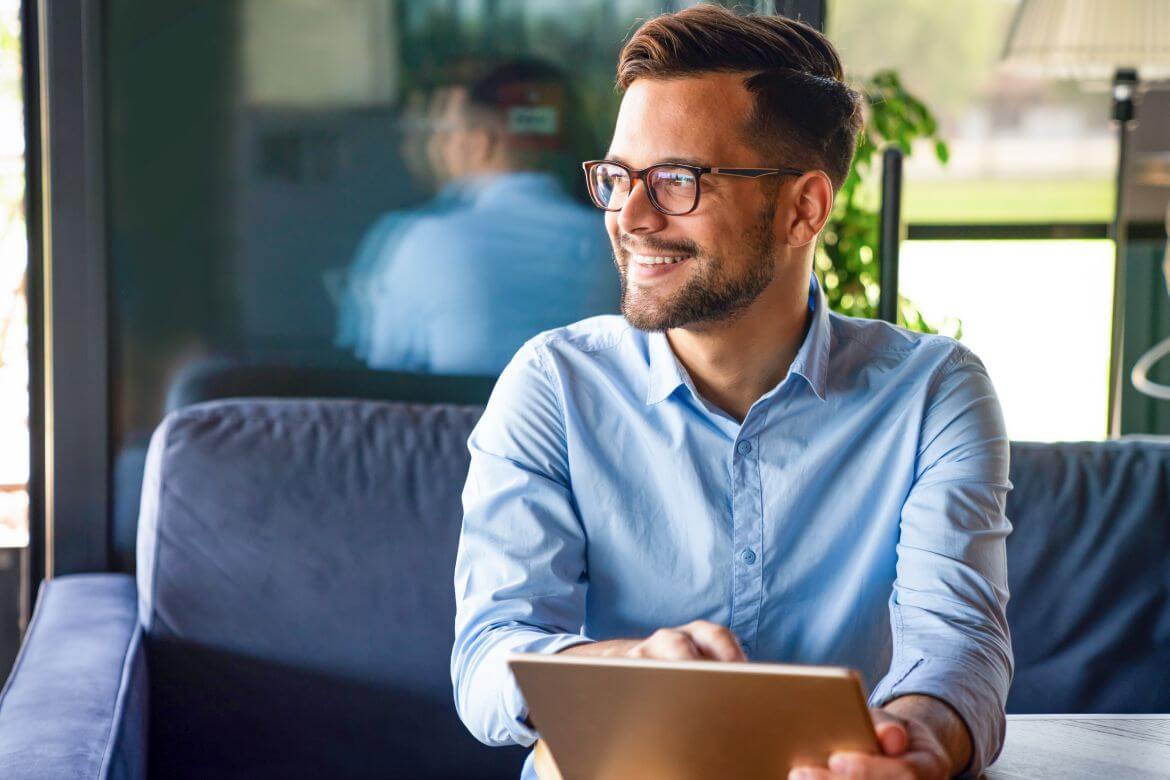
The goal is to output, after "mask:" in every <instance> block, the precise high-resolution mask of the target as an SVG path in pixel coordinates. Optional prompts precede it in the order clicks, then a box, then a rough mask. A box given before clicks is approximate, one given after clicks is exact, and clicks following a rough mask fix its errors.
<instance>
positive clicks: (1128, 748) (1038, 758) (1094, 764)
mask: <svg viewBox="0 0 1170 780" xmlns="http://www.w3.org/2000/svg"><path fill="white" fill-rule="evenodd" d="M985 777H986V778H987V779H988V780H1009V778H1010V780H1025V779H1026V780H1037V778H1046V777H1054V778H1055V777H1059V778H1062V779H1063V780H1081V778H1085V780H1088V778H1093V779H1094V780H1097V779H1098V778H1104V779H1105V780H1146V779H1147V778H1151V779H1152V778H1158V780H1167V778H1170V715H1009V716H1008V724H1007V739H1006V741H1005V742H1004V746H1003V753H1002V754H1000V757H999V760H998V761H996V762H995V764H994V765H992V766H991V768H989V769H988V770H987V772H986V774H985Z"/></svg>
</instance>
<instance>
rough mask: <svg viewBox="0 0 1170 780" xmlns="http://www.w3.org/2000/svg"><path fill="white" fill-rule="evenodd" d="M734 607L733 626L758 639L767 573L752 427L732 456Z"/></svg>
mask: <svg viewBox="0 0 1170 780" xmlns="http://www.w3.org/2000/svg"><path fill="white" fill-rule="evenodd" d="M731 487H732V500H731V510H732V548H731V554H732V564H731V566H732V572H733V576H732V609H731V630H732V631H733V632H734V633H735V634H736V636H738V637H739V640H740V641H741V642H742V643H744V644H747V645H749V646H754V644H755V641H756V631H757V622H758V617H759V610H760V599H761V598H762V593H763V575H762V569H763V567H762V566H760V565H759V564H760V554H759V550H760V549H761V541H762V540H761V538H760V533H761V530H760V529H761V528H762V525H763V524H762V522H761V520H762V518H761V515H760V513H761V511H762V510H761V507H762V506H763V501H762V496H761V494H760V469H759V452H758V451H757V447H756V446H755V444H753V442H752V440H751V436H750V431H749V430H748V429H747V427H746V426H745V427H744V428H743V429H741V438H740V440H739V441H738V442H736V444H735V447H734V450H733V454H732V458H731Z"/></svg>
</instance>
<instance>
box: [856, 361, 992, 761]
mask: <svg viewBox="0 0 1170 780" xmlns="http://www.w3.org/2000/svg"><path fill="white" fill-rule="evenodd" d="M1008 453H1009V447H1008V438H1007V434H1006V432H1005V429H1004V424H1003V415H1002V413H1001V411H1000V406H999V401H998V399H997V398H996V395H995V390H994V388H993V387H992V385H991V380H990V379H989V378H988V376H987V373H986V371H985V370H984V368H983V365H982V363H980V361H979V359H978V358H976V357H975V356H974V355H973V354H971V353H970V352H969V351H968V350H966V349H964V348H962V347H959V348H958V349H957V351H956V352H955V353H953V354H952V356H951V357H950V359H948V361H947V362H946V363H945V364H944V365H943V367H942V368H941V369H940V371H939V378H938V379H937V380H936V382H935V389H934V391H933V392H932V393H931V394H930V396H929V397H928V399H927V402H926V410H925V414H924V417H923V422H922V435H921V438H920V444H919V452H918V466H917V473H916V478H915V482H914V484H913V486H912V488H911V489H910V493H909V495H908V497H907V499H906V502H905V504H904V505H903V507H902V517H901V533H900V538H899V541H898V548H897V554H898V563H897V577H896V579H895V582H894V588H893V593H892V594H891V596H890V621H891V624H892V630H893V657H892V661H891V665H890V671H889V674H887V675H886V677H885V678H883V679H882V680H881V682H879V683H878V685H877V687H876V688H875V689H874V691H873V694H872V695H871V697H870V704H871V705H872V706H875V707H879V706H881V705H883V704H885V703H886V702H888V701H890V700H891V699H894V698H897V697H899V696H906V695H909V694H925V695H929V696H933V697H935V698H937V699H940V700H942V701H944V702H946V703H947V704H949V705H950V706H951V707H953V708H954V710H955V711H956V712H957V713H958V714H959V716H960V717H961V718H962V719H963V721H964V722H965V723H966V725H967V728H968V730H969V731H970V733H971V740H972V751H971V762H970V763H969V764H968V766H967V768H966V771H965V772H964V776H969V777H978V776H979V774H980V773H981V772H982V771H983V770H984V768H986V767H987V766H988V765H989V764H990V763H991V762H992V761H994V760H995V758H996V757H997V756H998V755H999V751H1000V749H1001V748H1002V746H1003V740H1004V728H1005V715H1004V707H1005V704H1006V701H1007V694H1008V687H1009V685H1010V684H1011V678H1012V673H1013V659H1012V649H1011V638H1010V635H1009V632H1008V625H1007V617H1006V615H1005V611H1004V610H1005V607H1006V606H1007V600H1008V584H1007V562H1006V546H1005V540H1006V538H1007V535H1008V534H1009V533H1010V532H1011V524H1010V523H1009V522H1008V520H1007V518H1006V517H1005V516H1004V503H1005V500H1006V496H1007V492H1008V491H1009V490H1010V489H1011V484H1010V483H1009V481H1008V458H1009V454H1008Z"/></svg>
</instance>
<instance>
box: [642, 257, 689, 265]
mask: <svg viewBox="0 0 1170 780" xmlns="http://www.w3.org/2000/svg"><path fill="white" fill-rule="evenodd" d="M631 257H633V258H634V262H635V263H637V264H638V265H670V264H671V263H678V262H682V261H683V260H686V259H688V258H689V257H690V255H631Z"/></svg>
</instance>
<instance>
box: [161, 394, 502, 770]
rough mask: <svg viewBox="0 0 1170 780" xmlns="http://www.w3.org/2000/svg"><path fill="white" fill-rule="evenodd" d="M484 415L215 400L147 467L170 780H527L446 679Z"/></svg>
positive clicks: (445, 408)
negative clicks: (463, 528) (355, 779)
mask: <svg viewBox="0 0 1170 780" xmlns="http://www.w3.org/2000/svg"><path fill="white" fill-rule="evenodd" d="M479 414H480V408H479V407H467V406H453V405H432V406H423V405H413V404H391V403H376V402H357V401H295V400H267V401H259V400H241V401H216V402H211V403H207V404H202V405H198V406H193V407H189V408H186V409H182V410H180V411H177V412H175V413H172V414H171V415H169V416H168V417H167V419H166V420H165V421H164V423H163V424H162V425H161V426H160V428H159V429H158V430H157V431H156V433H155V435H154V437H153V440H152V443H151V449H150V453H149V456H148V459H147V469H146V478H145V484H144V488H143V502H142V515H141V520H140V528H139V549H138V580H139V594H140V595H139V598H140V618H141V620H142V622H143V625H144V626H145V627H146V629H147V647H148V663H149V666H150V670H151V713H152V714H151V751H150V755H151V769H152V774H155V775H156V776H162V777H182V776H199V777H233V776H235V777H260V776H264V777H273V776H282V777H290V776H291V777H318V776H319V777H346V776H364V777H369V776H402V777H501V776H512V777H514V776H516V775H517V774H518V771H519V765H520V762H521V761H522V760H523V752H522V751H521V750H519V749H506V750H500V749H493V748H487V747H484V746H482V745H480V744H479V743H478V742H476V741H475V740H474V739H473V738H472V737H471V736H470V735H469V734H468V733H467V732H466V730H465V729H464V728H463V726H462V724H461V723H460V722H459V720H458V718H457V716H456V714H455V711H454V706H453V703H452V693H451V683H450V676H449V672H448V664H449V654H450V648H451V643H452V638H453V635H452V632H453V624H454V586H453V575H452V572H453V570H454V558H455V550H456V545H457V539H458V534H459V528H460V521H461V517H462V512H461V507H460V498H459V497H460V490H461V487H462V484H463V481H464V478H465V476H466V472H467V465H468V454H467V448H466V441H467V437H468V434H469V433H470V431H471V429H472V427H473V425H474V424H475V421H476V420H477V419H478V417H479Z"/></svg>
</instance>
